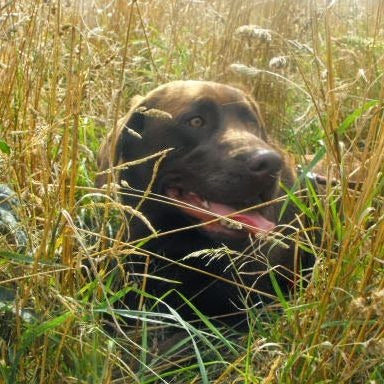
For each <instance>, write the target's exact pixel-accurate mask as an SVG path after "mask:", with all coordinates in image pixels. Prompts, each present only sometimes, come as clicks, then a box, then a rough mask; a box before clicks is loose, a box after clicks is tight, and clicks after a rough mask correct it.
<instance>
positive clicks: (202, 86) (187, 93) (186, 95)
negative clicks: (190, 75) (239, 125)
mask: <svg viewBox="0 0 384 384" xmlns="http://www.w3.org/2000/svg"><path fill="white" fill-rule="evenodd" d="M201 99H210V100H214V101H215V102H216V103H218V104H221V105H227V104H234V103H246V102H247V98H246V96H245V94H244V92H243V91H241V90H239V89H237V88H234V87H231V86H228V85H224V84H220V83H215V82H210V81H197V80H187V81H174V82H171V83H167V84H164V85H161V86H160V87H158V88H156V89H155V90H153V91H152V92H150V93H149V94H148V95H147V97H146V101H147V102H149V103H153V104H154V105H156V106H158V107H161V108H164V109H167V108H172V107H173V106H180V104H183V105H188V104H190V103H193V102H194V101H196V100H201Z"/></svg>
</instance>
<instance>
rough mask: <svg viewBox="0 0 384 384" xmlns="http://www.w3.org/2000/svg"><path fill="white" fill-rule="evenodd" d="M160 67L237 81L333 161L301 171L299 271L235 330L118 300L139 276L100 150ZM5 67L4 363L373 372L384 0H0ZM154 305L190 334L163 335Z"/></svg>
mask: <svg viewBox="0 0 384 384" xmlns="http://www.w3.org/2000/svg"><path fill="white" fill-rule="evenodd" d="M175 79H205V80H214V81H219V82H224V83H229V84H233V85H236V86H239V87H241V88H243V89H245V90H247V91H248V92H249V93H250V94H252V95H253V97H254V98H255V99H256V100H257V101H258V102H259V104H260V107H261V110H262V113H263V115H264V117H265V120H266V124H267V127H268V130H269V132H270V134H271V136H273V137H275V138H276V140H278V141H279V142H280V143H281V144H282V145H283V146H284V147H285V148H286V149H287V150H288V151H289V152H290V153H291V154H292V156H293V157H294V158H295V159H296V161H297V163H298V164H302V166H303V167H304V168H306V169H307V170H311V167H312V166H313V165H314V164H315V163H317V166H319V165H320V164H321V172H322V174H323V175H324V176H325V177H327V178H328V180H336V181H337V182H336V183H328V184H327V185H326V186H325V188H324V192H323V193H322V195H321V196H320V197H316V195H315V193H314V192H313V191H310V195H311V196H312V198H311V203H312V205H313V206H310V207H309V210H311V209H316V210H317V211H318V212H320V215H321V219H322V224H321V242H320V244H312V243H311V240H310V239H308V243H307V244H306V246H307V247H308V248H310V249H311V250H312V252H313V253H314V254H315V255H316V257H317V262H316V266H315V269H314V273H313V277H312V280H311V282H310V284H309V286H308V287H307V288H306V289H305V290H304V289H303V290H301V291H300V292H296V293H295V294H294V295H293V296H292V298H291V299H290V300H287V299H285V298H283V297H280V299H279V300H278V301H277V303H276V304H274V305H272V306H271V307H266V308H264V309H263V310H255V311H253V312H252V311H251V310H250V313H249V316H250V319H251V324H252V327H251V328H250V331H249V333H247V334H243V333H239V332H236V331H235V330H232V329H230V328H229V327H222V328H221V327H214V326H212V325H210V326H207V328H206V329H201V328H199V329H197V328H195V327H194V325H193V324H188V323H185V322H183V321H182V320H181V319H178V318H177V316H176V315H175V314H173V313H172V312H171V313H170V316H169V317H168V318H166V317H163V318H162V317H156V316H153V314H151V313H150V311H149V310H148V311H147V312H145V311H143V312H141V313H138V312H135V311H129V310H121V309H117V308H118V307H116V306H115V303H116V302H117V301H118V300H120V299H121V298H122V297H123V296H124V294H125V293H126V292H127V290H129V289H138V288H137V287H134V288H133V287H132V285H130V277H129V275H127V274H124V272H121V270H120V273H117V272H119V268H118V267H119V265H120V264H119V261H120V259H121V258H123V257H124V255H126V254H127V253H129V249H130V248H129V243H127V242H126V240H125V238H124V236H123V233H124V225H125V220H124V212H123V209H122V207H121V206H120V205H119V204H118V203H116V202H114V200H113V199H112V198H111V197H110V196H107V195H105V194H103V193H102V191H100V190H97V189H95V188H94V178H95V173H96V172H97V166H96V153H97V150H98V148H99V145H100V143H101V140H102V138H103V137H104V136H105V134H106V132H107V131H108V130H109V129H111V128H112V127H114V126H116V124H117V121H118V119H119V118H121V117H122V116H123V115H124V113H125V112H127V110H128V108H129V100H130V98H131V97H132V96H133V95H135V94H144V93H146V92H147V91H149V90H150V89H153V88H154V87H155V86H157V85H159V84H162V83H165V82H167V81H170V80H175ZM0 80H1V85H0V183H1V184H6V185H8V186H10V187H12V188H13V190H14V191H15V192H16V194H17V196H18V198H19V200H20V202H21V203H20V205H19V206H18V208H17V215H18V217H19V222H18V223H16V224H17V225H13V224H12V228H11V229H12V230H11V231H9V228H8V229H7V228H6V226H4V225H3V226H2V227H1V228H0V289H1V290H0V383H1V382H3V383H8V384H14V383H41V384H43V383H44V384H48V383H143V384H144V383H146V384H149V383H217V384H219V383H228V384H229V383H232V384H235V383H248V384H251V383H265V384H267V383H279V384H280V383H282V384H286V383H287V384H288V383H358V384H360V383H370V384H373V383H376V384H379V383H384V321H383V319H384V202H383V191H384V178H383V172H384V109H383V101H384V2H382V1H381V0H339V1H337V0H334V1H331V0H297V1H292V0H211V1H208V0H171V1H164V0H147V1H145V0H136V1H134V0H133V1H128V0H78V1H76V0H44V1H43V0H10V1H8V0H0ZM308 159H314V160H313V161H312V162H310V161H309V160H308ZM290 198H291V199H294V197H293V196H290ZM0 203H1V201H0ZM301 209H302V210H303V212H304V211H306V210H308V207H306V206H301ZM313 225H314V226H316V225H319V224H318V222H314V223H313ZM20 229H22V231H24V233H25V238H24V237H23V235H22V234H21V235H20V233H23V232H20ZM18 231H19V232H18ZM18 233H19V235H18ZM20 236H21V237H20ZM108 260H114V261H115V263H117V268H115V269H116V273H114V274H111V273H108V271H109V270H108V267H106V265H107V264H108ZM82 265H83V267H82ZM84 265H86V266H87V267H86V268H85V267H84ZM96 269H97V273H96V274H95V271H96ZM87 271H88V272H87ZM117 279H119V280H120V283H121V280H123V281H124V282H125V284H123V285H121V284H120V285H119V284H117V281H116V280H117ZM106 313H109V314H110V315H111V317H110V318H108V319H109V320H108V321H109V322H110V327H113V328H114V332H110V330H109V329H108V327H106V326H105V321H106V316H105V314H106ZM127 317H129V318H130V319H131V320H132V318H133V319H137V322H136V324H137V325H136V326H134V327H131V328H126V327H124V320H126V319H127ZM146 317H147V321H145V318H146ZM166 324H170V327H177V326H179V327H182V328H184V329H187V330H188V334H189V337H187V338H184V339H181V340H177V341H174V342H173V343H172V344H171V345H168V346H167V347H165V345H164V342H163V339H162V338H166V335H164V333H162V331H161V329H162V328H163V327H164V326H165V325H166Z"/></svg>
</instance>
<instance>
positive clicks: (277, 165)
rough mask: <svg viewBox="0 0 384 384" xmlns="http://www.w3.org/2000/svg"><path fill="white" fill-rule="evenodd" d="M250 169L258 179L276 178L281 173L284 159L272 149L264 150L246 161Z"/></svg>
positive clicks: (251, 155) (250, 156)
mask: <svg viewBox="0 0 384 384" xmlns="http://www.w3.org/2000/svg"><path fill="white" fill-rule="evenodd" d="M246 164H247V166H248V169H249V170H250V171H251V172H252V173H253V174H254V175H255V176H257V177H259V178H264V177H271V176H275V175H276V174H277V173H278V172H279V171H281V168H282V165H283V159H282V158H281V155H280V154H279V153H278V152H276V151H274V150H272V149H262V150H259V151H257V152H255V153H252V154H250V155H249V157H248V158H247V159H246Z"/></svg>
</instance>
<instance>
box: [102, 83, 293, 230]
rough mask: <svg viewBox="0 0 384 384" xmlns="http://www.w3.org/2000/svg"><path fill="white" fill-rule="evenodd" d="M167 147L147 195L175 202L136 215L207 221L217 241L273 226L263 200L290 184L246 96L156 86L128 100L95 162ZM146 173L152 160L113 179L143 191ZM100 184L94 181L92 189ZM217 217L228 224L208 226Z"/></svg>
mask: <svg viewBox="0 0 384 384" xmlns="http://www.w3.org/2000/svg"><path fill="white" fill-rule="evenodd" d="M167 149H170V151H169V152H168V153H167V155H166V157H165V158H164V159H163V160H162V161H161V163H160V165H159V167H158V169H157V170H156V177H155V182H154V183H153V187H152V192H153V193H156V194H159V195H163V196H167V197H168V198H170V199H172V200H177V201H178V202H179V203H178V207H176V206H172V205H170V204H166V203H156V204H157V206H156V204H155V203H153V204H152V203H151V202H150V201H148V203H147V204H148V207H150V208H148V209H147V210H146V211H145V212H144V213H145V214H146V215H148V216H149V218H150V219H153V220H154V221H156V220H157V218H156V216H159V215H171V214H172V215H177V216H178V217H182V218H185V220H186V221H187V222H190V223H196V222H210V223H209V224H207V225H205V226H204V227H203V228H204V230H205V231H206V232H207V233H208V234H209V235H212V236H218V237H244V236H247V235H248V233H255V232H268V231H270V230H272V229H273V228H274V227H275V226H276V225H277V219H278V213H279V212H278V209H277V208H276V205H273V204H269V203H268V202H270V201H272V200H274V199H275V198H276V197H278V196H279V194H280V188H279V182H280V180H281V179H282V180H283V182H284V184H286V185H288V186H290V185H292V182H293V181H292V180H293V172H292V170H291V167H290V165H288V162H287V160H286V158H285V156H284V154H283V153H282V152H281V151H279V150H278V149H277V148H276V147H275V146H273V145H272V144H271V143H270V142H269V140H268V136H267V133H266V130H265V127H264V123H263V121H262V118H261V115H260V112H259V108H258V106H257V104H256V103H255V101H254V100H253V99H252V98H250V97H249V96H248V95H247V94H245V93H244V92H242V91H241V90H239V89H236V88H233V87H230V86H227V85H223V84H218V83H213V82H205V81H176V82H172V83H168V84H165V85H162V86H160V87H158V88H156V89H155V90H154V91H152V92H150V93H149V94H148V95H147V96H145V97H143V98H136V99H135V100H134V102H133V105H132V107H131V109H130V111H129V113H128V115H127V116H126V118H125V120H124V123H123V124H121V126H120V127H119V128H118V129H117V130H116V132H111V133H110V134H109V137H108V138H107V140H106V142H105V144H104V145H103V147H102V149H101V152H100V155H99V165H100V168H101V170H105V169H107V168H109V167H110V166H116V165H118V164H122V163H126V162H131V161H134V160H138V159H142V158H145V157H148V156H150V155H153V154H155V153H157V152H160V151H163V150H167ZM153 173H154V160H153V159H152V160H148V161H145V162H142V163H141V164H138V165H133V166H129V167H128V168H127V169H124V170H120V171H119V175H118V179H119V181H122V180H124V181H126V182H127V183H128V184H129V186H131V187H132V188H134V189H138V190H145V189H146V188H147V186H148V184H149V183H150V182H151V179H152V177H153ZM105 181H106V178H105V176H103V177H99V179H98V180H97V184H98V185H101V184H103V183H105ZM125 202H126V203H128V204H131V200H130V199H129V198H126V200H125ZM252 207H254V208H252ZM248 208H251V209H249V210H246V209H248ZM244 210H245V211H244ZM239 211H240V212H239ZM218 216H228V217H230V218H231V219H232V220H217V221H214V222H211V221H212V220H213V219H215V218H216V217H218ZM172 220H173V219H172V217H168V221H172ZM162 221H163V222H164V220H162ZM165 221H167V219H165ZM174 222H175V223H176V222H178V223H179V221H178V220H174Z"/></svg>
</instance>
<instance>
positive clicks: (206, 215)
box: [165, 187, 276, 236]
mask: <svg viewBox="0 0 384 384" xmlns="http://www.w3.org/2000/svg"><path fill="white" fill-rule="evenodd" d="M165 193H166V195H167V196H168V197H170V198H172V199H174V200H177V201H179V202H182V203H185V205H184V204H182V205H179V206H178V208H179V209H180V210H181V211H183V212H184V213H186V214H187V215H189V216H191V217H194V218H196V219H198V220H200V221H201V222H203V223H205V222H206V223H207V224H206V225H204V229H205V230H206V231H210V232H217V233H219V234H224V235H229V236H239V235H241V236H244V235H248V234H261V233H264V234H265V233H268V232H270V231H271V230H272V229H273V228H274V227H276V224H275V223H273V222H272V221H270V220H268V219H267V218H266V217H264V216H263V215H262V214H261V213H260V212H259V211H256V210H252V211H249V212H244V213H236V211H237V210H236V209H235V208H233V207H231V206H230V205H226V204H222V203H216V202H213V201H208V200H206V199H204V198H202V197H201V196H199V195H198V194H197V193H195V192H186V191H183V190H182V189H180V188H174V187H171V188H167V189H166V191H165ZM218 218H219V219H218ZM215 219H216V220H215ZM217 219H218V220H217Z"/></svg>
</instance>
